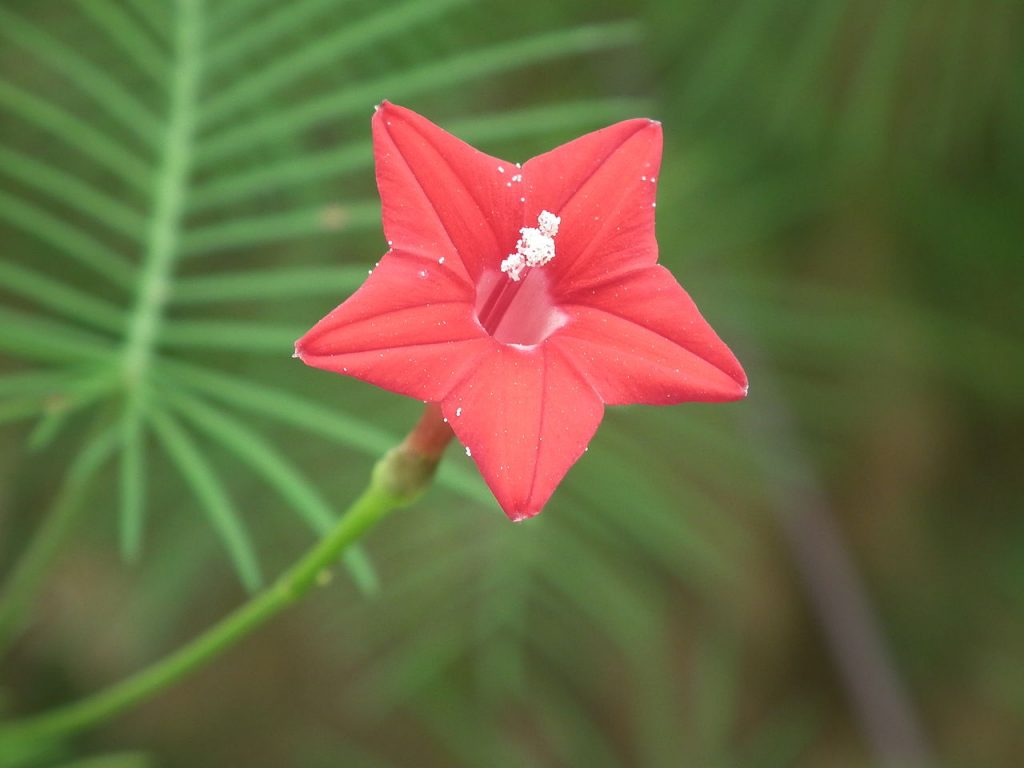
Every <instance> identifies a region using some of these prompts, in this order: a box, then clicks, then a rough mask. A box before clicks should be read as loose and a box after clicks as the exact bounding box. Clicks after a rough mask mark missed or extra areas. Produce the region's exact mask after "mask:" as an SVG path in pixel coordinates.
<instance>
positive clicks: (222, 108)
mask: <svg viewBox="0 0 1024 768" xmlns="http://www.w3.org/2000/svg"><path fill="white" fill-rule="evenodd" d="M466 1H467V0H406V2H403V3H401V4H399V5H387V6H377V7H376V8H375V10H374V12H373V13H371V14H370V15H369V16H368V17H367V18H364V19H359V20H358V21H350V22H349V23H348V24H342V25H337V26H335V25H324V27H323V29H324V30H326V31H327V34H326V35H325V36H324V38H323V39H321V40H317V41H310V42H307V43H306V44H305V45H303V46H302V47H301V48H299V49H297V50H296V51H295V52H294V53H292V54H291V55H286V56H282V57H278V58H276V59H274V60H272V61H271V63H270V64H268V65H267V66H266V67H264V68H263V69H259V70H257V71H256V72H255V73H253V74H249V75H247V76H245V77H243V78H242V79H241V80H240V81H239V82H238V83H237V84H236V85H235V86H234V87H228V88H225V89H223V91H222V92H221V93H219V94H218V95H217V97H216V98H214V99H211V100H210V102H209V103H208V104H207V105H206V108H205V109H204V111H203V122H204V125H218V124H220V123H224V122H227V121H228V119H229V118H231V117H233V116H235V115H236V114H237V113H238V112H239V111H240V110H242V109H244V108H245V107H247V106H249V105H251V104H253V103H254V102H263V101H264V100H266V99H267V98H268V96H271V95H273V94H275V93H279V92H281V91H282V90H284V89H285V88H287V87H289V86H291V85H293V84H294V83H295V82H296V81H297V80H299V79H301V78H302V77H304V76H306V75H309V74H312V73H316V72H319V71H320V70H322V69H323V68H325V67H328V66H332V65H336V64H337V63H338V62H339V60H340V59H342V58H343V57H344V56H347V55H351V54H352V53H354V52H355V51H359V50H362V49H363V48H366V47H369V46H372V45H374V44H376V43H377V42H378V41H379V40H381V39H382V38H385V37H393V36H395V35H397V34H399V33H400V32H401V31H402V30H404V29H407V28H410V27H414V26H416V25H417V24H420V23H421V22H423V21H425V20H427V19H429V18H431V17H433V16H435V15H438V14H443V13H445V12H447V11H448V10H449V9H450V8H452V7H453V6H456V5H460V4H463V3H465V2H466Z"/></svg>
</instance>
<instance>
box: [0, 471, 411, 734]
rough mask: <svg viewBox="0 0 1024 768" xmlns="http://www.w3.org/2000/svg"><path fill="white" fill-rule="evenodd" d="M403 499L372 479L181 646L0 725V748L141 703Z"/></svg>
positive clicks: (251, 626) (229, 640) (235, 635)
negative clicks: (278, 573) (316, 537)
mask: <svg viewBox="0 0 1024 768" xmlns="http://www.w3.org/2000/svg"><path fill="white" fill-rule="evenodd" d="M405 503H406V500H405V499H403V498H402V497H401V496H398V495H396V494H394V493H392V492H389V491H388V490H387V489H386V488H384V487H382V485H381V484H379V483H371V484H370V486H369V487H368V488H367V489H366V490H365V491H364V492H363V494H362V495H361V496H360V497H359V498H358V499H356V501H355V502H353V504H352V506H351V507H349V509H348V511H347V512H346V513H345V515H344V516H343V517H342V518H341V520H340V521H339V523H338V524H337V526H335V528H334V529H333V530H332V531H331V532H330V533H329V534H328V535H327V536H325V537H324V538H323V539H322V540H321V541H320V542H319V543H318V544H317V545H316V546H314V547H313V548H312V549H311V550H310V551H309V552H308V553H307V554H306V555H305V556H304V557H302V558H301V559H300V560H299V561H298V562H297V563H296V564H295V565H294V566H293V567H292V568H291V569H290V570H288V571H287V572H286V573H285V574H284V575H283V576H282V577H281V578H279V579H278V581H277V582H276V583H275V584H274V585H273V586H271V587H270V588H268V589H267V590H265V591H264V592H262V593H261V594H259V595H257V596H256V597H254V598H253V599H252V600H250V601H249V602H248V603H246V604H245V605H243V606H241V607H240V608H238V609H237V610H235V611H234V612H233V613H231V614H229V615H228V616H226V617H225V618H223V619H221V621H219V622H218V623H217V624H214V625H213V626H212V627H211V628H210V629H208V630H207V631H206V632H204V633H203V634H201V635H200V636H199V637H197V638H196V639H194V640H192V641H191V642H189V643H188V644H186V645H185V646H183V647H182V648H180V649H178V650H177V651H174V652H173V653H171V654H169V655H168V656H165V657H164V658H163V659H161V660H160V661H158V662H156V663H155V664H153V665H152V666H150V667H148V668H147V669H144V670H142V671H141V672H138V673H137V674H135V675H133V676H131V677H129V678H127V679H125V680H123V681H121V682H119V683H116V684H114V685H112V686H110V687H109V688H106V689H104V690H102V691H99V692H98V693H95V694H93V695H91V696H88V697H86V698H84V699H82V700H80V701H77V702H74V703H72V704H69V705H66V706H63V707H60V708H58V709H55V710H52V711H50V712H47V713H44V714H41V715H37V716H35V717H30V718H27V719H25V720H21V721H16V722H13V723H9V724H7V725H4V726H0V753H2V752H3V751H4V748H5V747H6V746H8V745H15V744H17V743H23V742H27V741H35V740H39V739H53V738H59V737H65V736H69V735H71V734H73V733H76V732H78V731H82V730H85V729H87V728H89V727H91V726H94V725H97V724H99V723H101V722H103V721H105V720H107V719H109V718H110V717H113V716H114V715H116V714H118V713H120V712H123V711H125V710H127V709H129V708H131V707H132V706H133V705H135V704H138V703H140V702H143V701H145V700H147V699H149V698H151V697H152V696H154V695H155V694H157V693H159V692H160V691H162V690H164V689H165V688H167V687H168V686H170V685H172V684H174V683H176V682H178V681H179V680H181V679H183V678H184V677H186V676H187V675H188V674H190V673H191V672H193V671H195V670H197V669H199V668H200V667H202V666H203V665H204V664H206V663H207V662H209V661H211V660H212V659H214V658H216V657H217V656H219V655H220V654H221V653H223V652H224V651H226V650H228V649H229V648H231V647H232V646H234V645H235V644H236V643H238V642H239V641H240V640H242V639H243V638H244V637H246V636H247V635H249V634H250V633H251V632H253V631H254V630H256V629H257V628H259V627H260V626H262V625H263V624H265V623H266V622H267V621H269V620H270V619H272V618H273V617H274V616H276V615H277V614H278V613H280V612H281V611H282V610H283V609H284V608H286V607H288V606H289V605H291V604H292V603H294V602H296V601H297V600H298V599H299V598H301V597H302V596H303V595H305V594H306V593H307V592H308V591H309V590H310V588H311V587H312V586H313V585H314V584H316V583H317V581H318V579H319V577H320V574H321V573H324V572H325V571H326V570H327V569H328V568H329V567H330V566H331V565H333V564H334V563H335V561H336V560H337V559H338V558H339V557H340V556H341V554H342V553H343V552H344V551H345V550H346V549H347V548H348V547H349V546H350V545H351V544H352V543H354V542H355V541H356V540H358V539H359V538H361V537H362V536H363V534H364V533H366V531H367V530H369V529H370V528H371V527H372V526H373V525H374V524H375V523H376V522H378V521H379V520H380V519H381V518H382V517H384V516H385V515H386V514H387V513H388V512H390V511H392V510H394V509H396V508H398V507H400V506H404V504H405Z"/></svg>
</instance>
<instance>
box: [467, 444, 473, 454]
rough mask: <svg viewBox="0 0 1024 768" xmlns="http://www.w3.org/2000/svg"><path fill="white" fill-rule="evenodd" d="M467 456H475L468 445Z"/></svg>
mask: <svg viewBox="0 0 1024 768" xmlns="http://www.w3.org/2000/svg"><path fill="white" fill-rule="evenodd" d="M466 455H467V456H472V455H473V452H472V451H471V450H469V446H468V445H467V446H466Z"/></svg>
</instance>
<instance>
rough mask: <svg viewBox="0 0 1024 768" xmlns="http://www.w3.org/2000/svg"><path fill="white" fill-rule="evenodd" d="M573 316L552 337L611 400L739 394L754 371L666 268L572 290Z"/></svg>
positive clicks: (568, 307) (567, 304)
mask: <svg viewBox="0 0 1024 768" xmlns="http://www.w3.org/2000/svg"><path fill="white" fill-rule="evenodd" d="M559 308H560V309H561V310H562V311H563V312H565V313H567V314H568V315H569V317H570V318H571V320H570V321H569V322H568V323H567V324H566V325H565V326H564V327H563V328H561V329H560V330H559V331H557V332H556V333H555V334H554V335H553V336H552V337H551V338H549V339H548V340H547V342H546V344H549V345H552V346H555V347H557V348H559V349H561V350H563V351H564V352H565V353H566V354H567V355H568V356H569V357H570V358H571V359H572V360H573V361H574V362H575V363H576V364H577V365H578V366H579V368H580V369H581V370H583V371H584V372H585V373H586V376H587V380H588V381H589V382H590V383H591V385H592V386H593V387H594V389H595V390H596V391H597V393H598V394H599V395H600V396H601V399H602V400H603V401H604V402H605V403H607V404H608V405H625V404H628V403H646V404H649V405H666V404H669V403H681V402H687V401H705V402H714V401H722V400H737V399H739V398H742V397H744V396H745V395H746V392H747V377H746V374H744V373H743V369H742V368H741V367H740V364H739V362H737V360H736V358H735V357H734V356H733V354H732V352H730V351H729V348H728V347H727V346H726V345H725V344H724V343H723V342H722V340H721V339H719V338H718V336H717V335H716V334H715V332H714V331H713V330H712V329H711V326H710V325H708V323H707V321H705V320H704V318H703V317H701V314H700V312H699V311H698V310H697V307H696V306H695V305H694V303H693V301H692V300H691V299H690V297H689V296H688V295H687V293H686V291H684V290H683V289H682V287H681V286H680V285H679V283H677V282H676V281H675V278H673V277H672V275H671V273H669V271H668V270H666V269H665V268H664V267H661V266H655V267H651V268H648V269H643V270H640V271H638V272H635V273H633V274H631V275H628V276H626V277H624V278H621V279H618V280H616V281H612V282H608V283H605V284H604V285H603V286H601V287H598V288H594V289H587V290H583V291H580V292H577V293H575V294H572V295H570V296H568V297H566V298H565V299H564V300H563V303H562V304H560V305H559Z"/></svg>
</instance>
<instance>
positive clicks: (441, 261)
mask: <svg viewBox="0 0 1024 768" xmlns="http://www.w3.org/2000/svg"><path fill="white" fill-rule="evenodd" d="M437 263H438V264H444V256H442V257H441V258H440V259H438V260H437Z"/></svg>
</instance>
